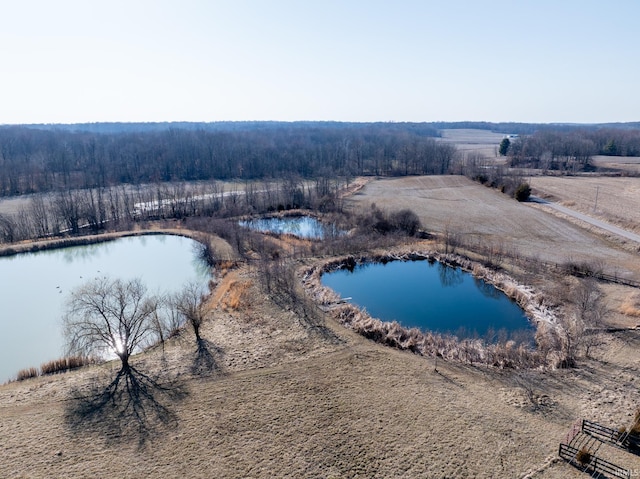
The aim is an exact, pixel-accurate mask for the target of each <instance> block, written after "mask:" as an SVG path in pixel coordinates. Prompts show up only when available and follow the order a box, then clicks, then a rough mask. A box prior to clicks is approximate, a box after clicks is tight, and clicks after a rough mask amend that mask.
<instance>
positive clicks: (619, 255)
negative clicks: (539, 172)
mask: <svg viewBox="0 0 640 479" xmlns="http://www.w3.org/2000/svg"><path fill="white" fill-rule="evenodd" d="M543 179H544V178H540V179H539V178H537V177H536V178H535V179H534V181H533V184H534V186H535V185H537V184H538V183H537V182H538V181H541V180H543ZM353 201H354V204H355V205H357V207H361V208H366V207H367V205H369V204H371V203H375V204H376V205H377V206H378V207H381V208H386V209H400V208H410V209H412V210H413V211H414V212H415V213H416V214H417V215H418V216H419V217H420V220H421V221H422V224H423V226H424V227H425V228H426V229H427V230H429V231H436V232H444V231H445V230H447V231H449V232H450V233H455V234H457V235H460V236H461V237H462V238H463V239H465V240H466V241H470V242H474V241H478V242H482V243H487V244H503V245H504V247H505V248H509V249H513V250H515V251H517V252H518V253H519V254H521V255H524V256H527V257H530V258H539V259H541V260H543V261H545V262H549V263H564V262H567V261H578V262H581V261H588V262H596V261H600V262H603V263H604V264H605V265H606V268H607V270H608V271H610V272H612V273H614V272H616V273H618V274H620V275H624V276H628V277H630V278H635V279H640V258H638V256H637V255H636V254H634V253H632V252H628V251H625V250H624V249H622V248H619V247H617V246H616V245H615V244H614V243H613V242H611V241H608V240H607V239H606V238H603V237H601V236H598V235H597V234H595V233H590V232H588V231H585V230H584V229H581V228H579V227H578V226H574V225H571V224H568V223H567V222H566V221H564V220H562V219H560V218H556V217H555V216H553V215H550V214H548V213H546V212H544V211H540V210H538V209H536V208H535V207H532V206H530V205H528V204H525V203H518V202H516V201H514V200H512V199H511V198H509V197H507V196H506V195H503V194H502V193H500V192H498V191H496V190H493V189H490V188H486V187H484V186H481V185H479V184H477V183H474V182H472V181H471V180H469V179H467V178H465V177H462V176H427V177H411V178H399V179H385V180H379V181H376V182H373V183H369V184H368V185H367V186H366V187H365V188H364V189H363V190H361V191H360V193H359V194H357V195H355V196H354V197H353Z"/></svg>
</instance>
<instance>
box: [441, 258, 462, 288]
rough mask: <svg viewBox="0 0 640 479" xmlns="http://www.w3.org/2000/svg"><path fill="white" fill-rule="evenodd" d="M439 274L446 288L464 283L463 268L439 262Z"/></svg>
mask: <svg viewBox="0 0 640 479" xmlns="http://www.w3.org/2000/svg"><path fill="white" fill-rule="evenodd" d="M438 276H440V284H441V285H442V286H444V287H445V288H447V287H453V286H455V285H457V284H462V282H463V281H464V276H463V272H462V270H461V269H459V268H453V267H451V266H447V265H446V264H443V263H438Z"/></svg>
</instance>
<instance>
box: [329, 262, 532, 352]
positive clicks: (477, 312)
mask: <svg viewBox="0 0 640 479" xmlns="http://www.w3.org/2000/svg"><path fill="white" fill-rule="evenodd" d="M322 284H323V285H325V286H328V287H329V288H331V289H333V290H334V291H336V292H337V293H339V294H340V295H341V296H342V297H343V298H350V302H351V303H353V304H356V305H357V306H359V307H361V308H364V309H365V310H366V311H367V312H368V313H369V314H370V315H371V316H372V317H374V318H378V319H380V320H382V321H394V320H395V321H398V322H399V323H400V324H401V325H403V326H405V327H407V328H412V327H417V328H419V329H421V330H423V331H427V330H430V331H435V332H439V333H444V334H454V335H456V336H458V337H476V336H479V337H482V338H486V339H488V340H489V341H495V340H496V339H497V337H498V336H501V337H504V336H505V334H507V335H508V336H510V337H517V338H518V339H521V340H522V339H524V340H527V341H531V340H532V334H533V327H532V325H531V323H530V322H529V320H528V319H527V317H526V315H525V314H524V311H523V310H522V309H521V308H520V307H519V306H518V305H517V304H516V303H515V302H514V301H512V300H511V299H509V298H508V297H507V296H506V295H505V294H504V293H502V292H501V291H499V290H497V289H496V288H494V287H493V286H492V285H491V284H489V283H486V282H484V281H483V280H480V279H477V278H474V277H473V276H472V275H471V274H470V273H467V272H465V271H463V270H461V269H460V268H453V267H450V266H446V265H444V264H442V263H439V262H432V263H430V262H428V261H392V262H388V263H386V264H382V263H367V264H364V265H358V266H356V267H355V268H354V270H353V271H349V270H347V269H340V270H337V271H334V272H331V273H326V274H324V275H323V276H322ZM525 338H526V339H525Z"/></svg>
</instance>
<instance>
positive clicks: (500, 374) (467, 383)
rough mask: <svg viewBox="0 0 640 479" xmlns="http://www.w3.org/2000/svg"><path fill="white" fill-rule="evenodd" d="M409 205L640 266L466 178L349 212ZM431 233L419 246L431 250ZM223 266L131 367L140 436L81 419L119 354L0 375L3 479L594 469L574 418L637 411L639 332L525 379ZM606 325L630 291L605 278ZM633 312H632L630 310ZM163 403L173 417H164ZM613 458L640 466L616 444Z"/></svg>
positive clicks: (388, 183) (498, 233)
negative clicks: (300, 300)
mask: <svg viewBox="0 0 640 479" xmlns="http://www.w3.org/2000/svg"><path fill="white" fill-rule="evenodd" d="M371 202H375V203H376V204H377V205H378V206H380V207H383V208H398V207H411V208H413V209H414V210H415V211H416V213H418V214H419V215H420V217H421V219H422V221H423V223H424V224H425V226H426V227H427V228H428V229H432V230H435V231H443V230H444V229H445V228H449V229H456V230H457V231H459V232H460V233H464V234H465V235H470V236H474V237H479V238H484V239H486V240H487V241H498V240H503V241H505V242H506V243H508V244H509V245H512V246H511V247H513V248H517V249H518V250H519V251H520V250H521V251H522V252H523V254H524V253H526V254H528V255H537V256H539V257H545V258H547V259H550V260H551V259H554V258H556V259H558V260H563V259H566V256H567V255H570V254H574V255H575V254H581V255H584V256H585V257H590V255H591V254H593V255H597V256H598V257H601V258H603V259H606V260H608V261H611V262H615V264H616V265H617V266H616V267H619V268H625V271H628V272H629V273H630V274H634V275H638V276H640V266H639V265H638V260H637V259H636V257H635V256H634V255H632V254H630V253H627V252H626V251H624V250H621V249H619V248H618V247H617V246H616V245H615V244H612V243H609V242H607V240H606V239H604V240H603V239H601V238H600V237H599V236H596V235H595V234H593V233H590V232H585V231H582V230H580V229H579V228H578V227H577V226H574V225H571V224H568V223H566V222H564V221H562V220H561V219H559V218H557V217H555V216H551V215H549V214H547V213H545V212H544V211H540V210H538V209H535V208H531V207H529V206H527V205H522V204H518V203H516V202H515V201H513V200H510V199H508V198H506V197H505V196H503V195H501V194H500V193H497V192H494V191H492V190H489V189H487V188H485V187H483V186H479V185H476V184H473V183H471V182H469V181H468V180H465V179H464V178H460V177H423V178H403V179H400V180H382V181H375V182H371V183H369V184H368V185H367V186H366V187H364V188H363V189H362V190H360V192H359V193H358V194H356V195H355V196H354V197H353V199H352V200H351V201H350V207H351V208H354V209H355V208H360V207H364V208H367V207H368V205H369V204H370V203H371ZM434 246H435V245H433V244H430V243H428V242H427V243H423V244H421V245H420V247H421V248H427V247H434ZM258 286H259V285H258V280H257V278H256V272H255V269H254V268H249V267H247V266H244V267H241V268H240V269H237V270H232V271H230V272H228V273H227V274H226V275H225V276H224V277H223V278H222V280H221V282H220V283H219V285H218V286H217V288H216V290H215V291H214V294H213V296H212V298H211V302H210V306H211V309H210V313H209V317H208V320H207V322H206V323H205V325H204V327H203V336H204V338H205V339H206V341H207V343H205V349H204V350H203V349H202V348H201V349H200V350H199V349H198V348H197V347H196V343H195V340H194V339H193V338H192V335H191V334H190V333H189V332H188V331H185V332H184V333H183V334H182V335H181V336H180V337H178V338H176V339H174V340H172V341H171V342H170V343H169V344H168V345H167V346H166V350H165V351H164V353H163V352H162V351H161V350H160V349H159V348H158V349H155V350H153V351H149V352H147V353H145V354H143V355H140V356H138V357H136V358H134V359H133V360H132V364H133V365H134V366H135V367H136V368H138V369H140V370H141V371H143V372H145V373H147V374H148V375H149V376H150V377H152V378H154V379H155V381H157V382H158V383H159V384H160V385H166V386H171V390H172V391H176V392H181V394H168V393H167V394H165V393H162V392H158V393H157V396H156V400H157V403H158V404H155V405H154V404H153V403H144V402H143V405H144V406H145V407H146V408H145V409H144V412H145V413H146V416H143V418H142V423H143V425H144V426H145V427H146V432H147V435H146V436H145V440H144V441H142V442H141V441H140V435H139V434H138V431H137V429H136V428H135V427H134V425H135V422H134V423H133V424H132V423H131V422H130V421H128V420H125V419H123V418H121V417H119V416H117V415H114V414H111V413H110V409H108V408H106V409H105V410H104V411H103V412H101V414H98V415H97V416H96V415H94V416H90V417H89V418H88V419H87V420H86V421H83V420H81V421H79V420H78V417H79V416H78V404H79V399H78V396H80V395H89V394H90V393H92V391H93V390H94V389H95V388H96V387H99V386H101V385H106V384H107V383H108V382H109V379H110V378H111V377H113V375H114V374H115V372H116V371H117V364H114V363H112V364H106V365H101V366H90V367H87V368H84V369H81V370H79V371H75V372H70V373H66V374H63V375H58V376H50V377H40V378H36V379H31V380H27V381H24V382H20V383H10V384H5V385H1V386H0V438H1V441H0V451H1V452H0V477H2V478H48V477H72V478H74V477H78V478H80V477H127V478H147V477H157V478H160V477H163V478H164V477H187V478H200V477H202V478H205V477H206V478H209V477H230V478H273V477H291V478H299V477H305V478H306V477H310V478H392V477H398V478H408V477H426V478H505V479H507V478H509V479H512V478H524V477H530V478H537V479H556V478H557V479H560V478H580V477H585V476H584V475H583V474H582V473H580V472H578V471H577V470H575V469H574V468H572V467H571V466H568V465H566V464H564V463H563V462H560V461H558V460H556V459H555V456H556V454H557V448H558V444H559V443H560V442H561V441H562V440H563V437H564V435H565V434H566V433H567V431H568V430H569V429H570V427H571V425H572V424H573V423H574V421H575V420H576V419H578V418H580V417H584V418H588V419H592V420H596V421H599V422H601V423H603V424H606V425H610V426H613V427H618V426H627V427H628V426H629V425H630V423H632V422H633V413H634V411H635V408H636V407H637V406H638V405H639V399H640V398H638V393H637V381H638V378H639V377H640V376H639V373H640V331H633V330H632V331H623V332H618V333H611V334H608V335H606V338H605V345H604V346H602V347H601V348H599V349H598V350H597V351H596V353H595V355H594V356H595V359H592V360H583V361H581V362H580V365H579V368H577V369H575V370H555V371H531V372H528V373H526V374H525V373H518V372H516V371H510V370H497V369H494V368H487V367H485V366H475V367H472V366H468V365H462V364H458V363H453V362H442V361H439V362H438V363H437V371H436V370H435V368H434V366H435V363H434V360H433V359H429V358H423V357H419V356H417V355H414V354H412V353H409V352H401V351H397V350H394V349H390V348H388V347H384V346H381V345H378V344H376V343H373V342H371V341H369V340H366V339H364V338H362V337H360V336H357V335H355V334H353V333H352V332H350V331H348V330H346V329H345V328H343V327H342V326H339V325H338V324H337V323H335V322H334V321H333V320H332V319H331V317H330V316H328V315H327V316H326V317H324V318H323V321H324V325H325V327H324V328H320V329H319V328H316V327H312V326H310V324H309V323H308V321H307V320H306V319H305V318H304V317H303V316H301V315H300V314H298V313H296V312H295V310H294V309H291V308H290V307H288V306H284V307H282V306H278V305H277V304H276V303H274V302H273V301H272V299H271V298H269V297H268V296H266V295H265V293H264V292H263V291H262V290H261V289H260V288H259V287H258ZM603 290H604V292H605V293H606V295H607V301H608V305H609V307H610V313H609V317H608V320H609V321H610V322H611V323H615V322H623V323H624V322H625V321H627V322H628V321H629V320H628V319H625V318H626V317H624V316H622V315H621V314H620V313H618V312H617V308H618V307H619V306H620V305H621V304H622V303H623V302H624V301H625V300H626V299H628V297H629V295H630V294H631V293H632V292H633V291H632V290H631V289H630V288H626V287H622V286H614V285H609V286H603ZM633 321H637V318H635V319H633ZM160 407H162V408H165V414H163V415H159V414H158V411H159V409H160ZM600 454H601V455H604V456H605V457H606V458H607V459H609V460H611V461H613V462H616V463H619V464H620V465H624V466H626V467H628V468H632V469H640V458H639V457H637V456H632V455H630V454H625V453H623V452H622V451H619V450H616V449H613V448H604V449H601V451H600Z"/></svg>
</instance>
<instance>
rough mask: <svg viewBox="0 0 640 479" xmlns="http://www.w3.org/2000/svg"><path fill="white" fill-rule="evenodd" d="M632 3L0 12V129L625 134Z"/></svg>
mask: <svg viewBox="0 0 640 479" xmlns="http://www.w3.org/2000/svg"><path fill="white" fill-rule="evenodd" d="M638 20H640V0H608V1H604V0H440V1H435V0H384V1H383V0H322V1H320V0H56V1H52V0H19V1H18V0H0V22H1V27H0V124H19V123H81V122H104V121H120V122H154V121H247V120H275V121H297V120H308V121H325V120H327V121H355V122H369V121H385V122H403V121H408V122H422V121H427V122H430V121H492V122H499V121H517V122H534V123H554V122H571V123H602V122H626V121H640V92H639V91H638V88H639V87H640V61H639V60H640V59H639V57H638V52H640V29H638V27H637V22H638Z"/></svg>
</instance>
